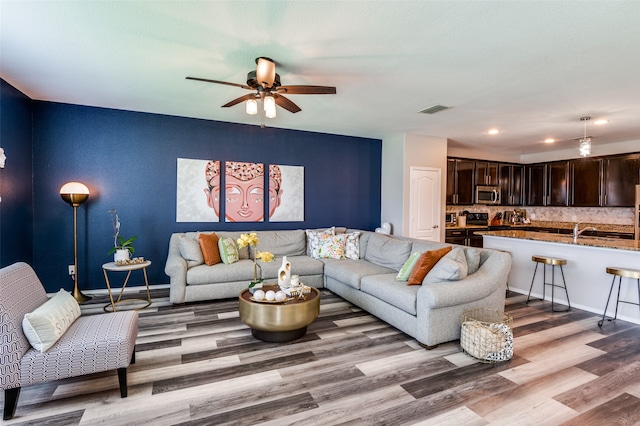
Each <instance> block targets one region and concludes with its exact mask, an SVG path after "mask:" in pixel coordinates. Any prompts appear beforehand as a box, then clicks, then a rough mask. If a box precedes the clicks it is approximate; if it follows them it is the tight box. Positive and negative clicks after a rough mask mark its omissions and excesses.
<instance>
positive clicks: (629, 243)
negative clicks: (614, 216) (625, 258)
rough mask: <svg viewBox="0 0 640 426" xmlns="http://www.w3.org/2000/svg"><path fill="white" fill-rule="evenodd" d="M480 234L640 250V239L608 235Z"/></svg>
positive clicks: (497, 232) (510, 232)
mask: <svg viewBox="0 0 640 426" xmlns="http://www.w3.org/2000/svg"><path fill="white" fill-rule="evenodd" d="M478 234H480V235H487V236H493V237H504V238H516V239H520V240H533V241H544V242H548V243H558V244H568V245H573V246H575V245H577V246H589V247H600V248H609V249H616V250H631V251H638V252H640V241H637V240H626V239H621V238H606V237H584V236H579V237H578V242H577V243H574V242H573V236H572V235H563V234H553V233H548V232H534V231H523V230H507V231H481V232H478Z"/></svg>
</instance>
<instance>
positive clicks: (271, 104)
mask: <svg viewBox="0 0 640 426" xmlns="http://www.w3.org/2000/svg"><path fill="white" fill-rule="evenodd" d="M264 113H265V116H266V117H267V118H276V100H275V98H274V97H273V96H271V95H267V96H265V97H264Z"/></svg>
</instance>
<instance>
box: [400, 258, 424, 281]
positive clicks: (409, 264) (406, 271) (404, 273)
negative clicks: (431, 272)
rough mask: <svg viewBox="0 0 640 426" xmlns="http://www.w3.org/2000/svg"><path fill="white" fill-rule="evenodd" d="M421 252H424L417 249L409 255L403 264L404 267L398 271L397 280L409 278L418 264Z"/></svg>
mask: <svg viewBox="0 0 640 426" xmlns="http://www.w3.org/2000/svg"><path fill="white" fill-rule="evenodd" d="M421 254H422V252H419V251H417V252H415V253H413V254H412V255H411V256H409V258H408V259H407V261H406V262H404V265H402V268H400V271H398V275H396V281H408V280H409V275H410V274H411V271H413V267H414V266H416V263H417V262H418V259H419V258H420V255H421Z"/></svg>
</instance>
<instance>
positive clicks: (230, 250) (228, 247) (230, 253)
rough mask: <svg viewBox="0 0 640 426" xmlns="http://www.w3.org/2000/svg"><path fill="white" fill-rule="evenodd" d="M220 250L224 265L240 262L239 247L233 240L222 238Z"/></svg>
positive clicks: (219, 241)
mask: <svg viewBox="0 0 640 426" xmlns="http://www.w3.org/2000/svg"><path fill="white" fill-rule="evenodd" d="M218 248H219V249H220V258H222V262H223V263H224V264H226V265H231V264H232V263H234V262H237V261H238V259H239V256H238V246H236V242H235V241H233V238H220V239H219V240H218Z"/></svg>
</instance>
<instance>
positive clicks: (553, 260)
mask: <svg viewBox="0 0 640 426" xmlns="http://www.w3.org/2000/svg"><path fill="white" fill-rule="evenodd" d="M531 260H532V261H534V262H535V263H536V268H535V269H534V270H533V278H531V287H529V295H528V296H527V302H526V303H525V304H527V305H528V304H529V302H530V301H531V300H532V299H531V291H532V290H533V283H534V282H535V280H536V273H537V272H538V265H540V264H542V300H546V288H547V286H551V311H552V312H568V311H570V310H571V302H570V301H569V291H568V290H567V282H566V280H565V278H564V270H563V269H562V266H563V265H566V264H567V260H566V259H560V258H558V257H549V256H542V255H533V256H531ZM547 265H549V266H550V267H551V282H548V281H547ZM556 266H557V267H559V268H560V273H561V274H562V285H560V284H556V278H555V269H556ZM556 287H558V288H559V289H561V290H564V294H566V296H567V305H568V307H567V309H564V310H556V309H555V306H554V304H555V289H556Z"/></svg>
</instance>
